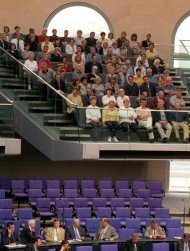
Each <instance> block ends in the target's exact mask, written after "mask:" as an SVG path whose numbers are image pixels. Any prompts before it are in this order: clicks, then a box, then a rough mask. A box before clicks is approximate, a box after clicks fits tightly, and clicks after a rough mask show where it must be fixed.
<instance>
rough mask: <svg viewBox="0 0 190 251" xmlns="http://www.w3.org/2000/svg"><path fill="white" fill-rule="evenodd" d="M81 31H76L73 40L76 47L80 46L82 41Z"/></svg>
mask: <svg viewBox="0 0 190 251" xmlns="http://www.w3.org/2000/svg"><path fill="white" fill-rule="evenodd" d="M82 33H83V32H82V31H81V30H78V31H77V35H76V37H75V38H74V39H75V44H76V45H77V46H78V45H82V41H83V40H84V37H83V36H82Z"/></svg>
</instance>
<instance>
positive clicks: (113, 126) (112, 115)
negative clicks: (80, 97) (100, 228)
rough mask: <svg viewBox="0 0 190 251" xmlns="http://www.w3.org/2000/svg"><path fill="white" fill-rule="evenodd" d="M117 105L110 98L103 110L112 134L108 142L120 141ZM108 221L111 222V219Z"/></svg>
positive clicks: (103, 118) (104, 123)
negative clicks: (117, 135)
mask: <svg viewBox="0 0 190 251" xmlns="http://www.w3.org/2000/svg"><path fill="white" fill-rule="evenodd" d="M115 106H116V102H115V101H114V100H110V101H109V102H108V105H107V106H106V107H105V108H104V109H103V112H102V123H103V125H104V126H106V127H107V128H108V129H109V131H110V134H111V135H110V136H109V137H108V142H112V141H113V142H118V139H117V138H116V131H117V130H119V112H118V110H117V108H116V107H115ZM107 223H108V224H109V221H108V222H107Z"/></svg>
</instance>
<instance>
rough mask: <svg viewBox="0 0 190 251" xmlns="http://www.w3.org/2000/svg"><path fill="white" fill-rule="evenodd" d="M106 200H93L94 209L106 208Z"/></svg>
mask: <svg viewBox="0 0 190 251" xmlns="http://www.w3.org/2000/svg"><path fill="white" fill-rule="evenodd" d="M106 202H107V200H106V198H93V199H92V206H93V207H94V208H97V207H106Z"/></svg>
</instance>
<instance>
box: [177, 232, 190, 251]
mask: <svg viewBox="0 0 190 251" xmlns="http://www.w3.org/2000/svg"><path fill="white" fill-rule="evenodd" d="M178 250H179V251H190V234H189V233H184V235H183V238H182V239H181V240H180V241H179V249H178Z"/></svg>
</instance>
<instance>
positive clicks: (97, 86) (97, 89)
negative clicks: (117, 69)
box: [92, 77, 105, 105]
mask: <svg viewBox="0 0 190 251" xmlns="http://www.w3.org/2000/svg"><path fill="white" fill-rule="evenodd" d="M101 81H102V80H101V78H100V77H97V78H95V80H94V84H92V90H93V92H94V95H95V96H96V97H97V99H98V103H99V104H100V105H101V103H102V97H103V96H104V90H105V88H104V85H103V84H101Z"/></svg>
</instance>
